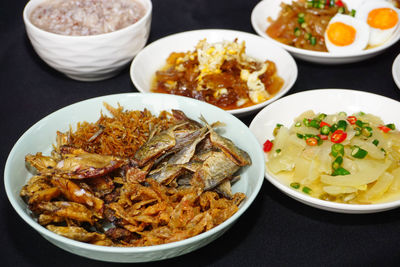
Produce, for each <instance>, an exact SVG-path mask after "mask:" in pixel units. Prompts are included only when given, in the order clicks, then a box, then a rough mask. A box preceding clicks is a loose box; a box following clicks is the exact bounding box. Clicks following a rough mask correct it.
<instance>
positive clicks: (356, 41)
mask: <svg viewBox="0 0 400 267" xmlns="http://www.w3.org/2000/svg"><path fill="white" fill-rule="evenodd" d="M368 38H369V27H368V25H367V24H366V23H365V22H363V21H360V20H357V19H355V18H353V17H352V16H348V15H342V14H336V15H335V16H334V17H333V18H332V19H331V20H330V21H329V24H328V27H327V28H326V31H325V44H326V48H327V49H328V51H329V52H333V53H351V52H356V51H361V50H363V49H364V48H365V47H366V46H367V44H368Z"/></svg>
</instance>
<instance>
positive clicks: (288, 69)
mask: <svg viewBox="0 0 400 267" xmlns="http://www.w3.org/2000/svg"><path fill="white" fill-rule="evenodd" d="M204 38H207V42H209V43H215V42H221V41H224V40H225V41H233V40H234V39H235V38H237V39H238V41H239V42H241V41H245V43H246V54H248V55H250V56H252V57H254V58H256V59H259V60H261V61H265V60H267V59H268V60H272V61H273V62H275V64H276V66H277V71H278V75H279V76H280V77H282V78H283V80H284V85H283V86H282V88H281V90H280V91H279V92H278V93H277V94H276V95H275V96H274V97H273V98H271V99H269V100H267V101H265V102H262V103H259V104H257V105H254V106H251V107H246V108H240V109H234V110H228V112H230V113H232V114H235V115H238V116H242V115H247V114H250V113H254V112H255V111H257V110H259V109H261V108H262V107H264V106H266V105H268V104H269V103H271V102H273V101H275V100H276V99H278V98H280V97H281V96H283V95H284V94H285V93H287V92H288V91H289V90H290V88H291V87H292V86H293V84H294V82H295V81H296V79H297V65H296V62H295V61H294V59H293V58H292V57H291V56H290V54H289V53H287V52H286V51H285V50H284V49H282V48H280V47H279V46H276V45H274V44H271V43H270V42H268V41H266V40H264V39H263V38H261V37H259V36H257V35H254V34H250V33H246V32H240V31H232V30H219V29H212V30H196V31H188V32H182V33H177V34H173V35H170V36H167V37H164V38H162V39H160V40H157V41H155V42H153V43H151V44H149V45H147V46H146V47H145V48H144V49H143V50H142V51H140V52H139V53H138V54H137V56H136V57H135V59H134V60H133V61H132V64H131V69H130V75H131V79H132V82H133V84H134V85H135V87H136V88H137V89H138V90H139V91H140V92H142V93H149V92H150V89H151V83H152V80H153V78H154V75H155V73H156V71H157V70H159V69H160V68H161V67H163V66H165V63H166V59H167V58H168V56H169V55H170V54H171V53H172V52H187V51H193V50H194V49H195V46H196V45H197V43H198V42H199V41H200V40H202V39H204ZM149 62H150V63H149Z"/></svg>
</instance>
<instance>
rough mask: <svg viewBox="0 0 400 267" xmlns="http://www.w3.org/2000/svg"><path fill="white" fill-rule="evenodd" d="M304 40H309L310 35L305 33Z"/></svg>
mask: <svg viewBox="0 0 400 267" xmlns="http://www.w3.org/2000/svg"><path fill="white" fill-rule="evenodd" d="M304 38H305V39H306V40H310V38H311V33H309V32H306V33H305V34H304Z"/></svg>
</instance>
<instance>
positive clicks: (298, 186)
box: [290, 182, 300, 189]
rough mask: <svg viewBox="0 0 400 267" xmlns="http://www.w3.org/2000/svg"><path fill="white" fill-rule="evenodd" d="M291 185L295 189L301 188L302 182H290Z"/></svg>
mask: <svg viewBox="0 0 400 267" xmlns="http://www.w3.org/2000/svg"><path fill="white" fill-rule="evenodd" d="M290 186H291V187H293V188H294V189H299V188H300V184H299V183H294V182H293V183H291V184H290Z"/></svg>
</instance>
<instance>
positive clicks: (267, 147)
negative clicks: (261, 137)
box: [263, 140, 274, 152]
mask: <svg viewBox="0 0 400 267" xmlns="http://www.w3.org/2000/svg"><path fill="white" fill-rule="evenodd" d="M273 145H274V143H272V142H271V141H270V140H267V141H265V143H264V145H263V150H264V152H270V151H271V149H272V146H273Z"/></svg>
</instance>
